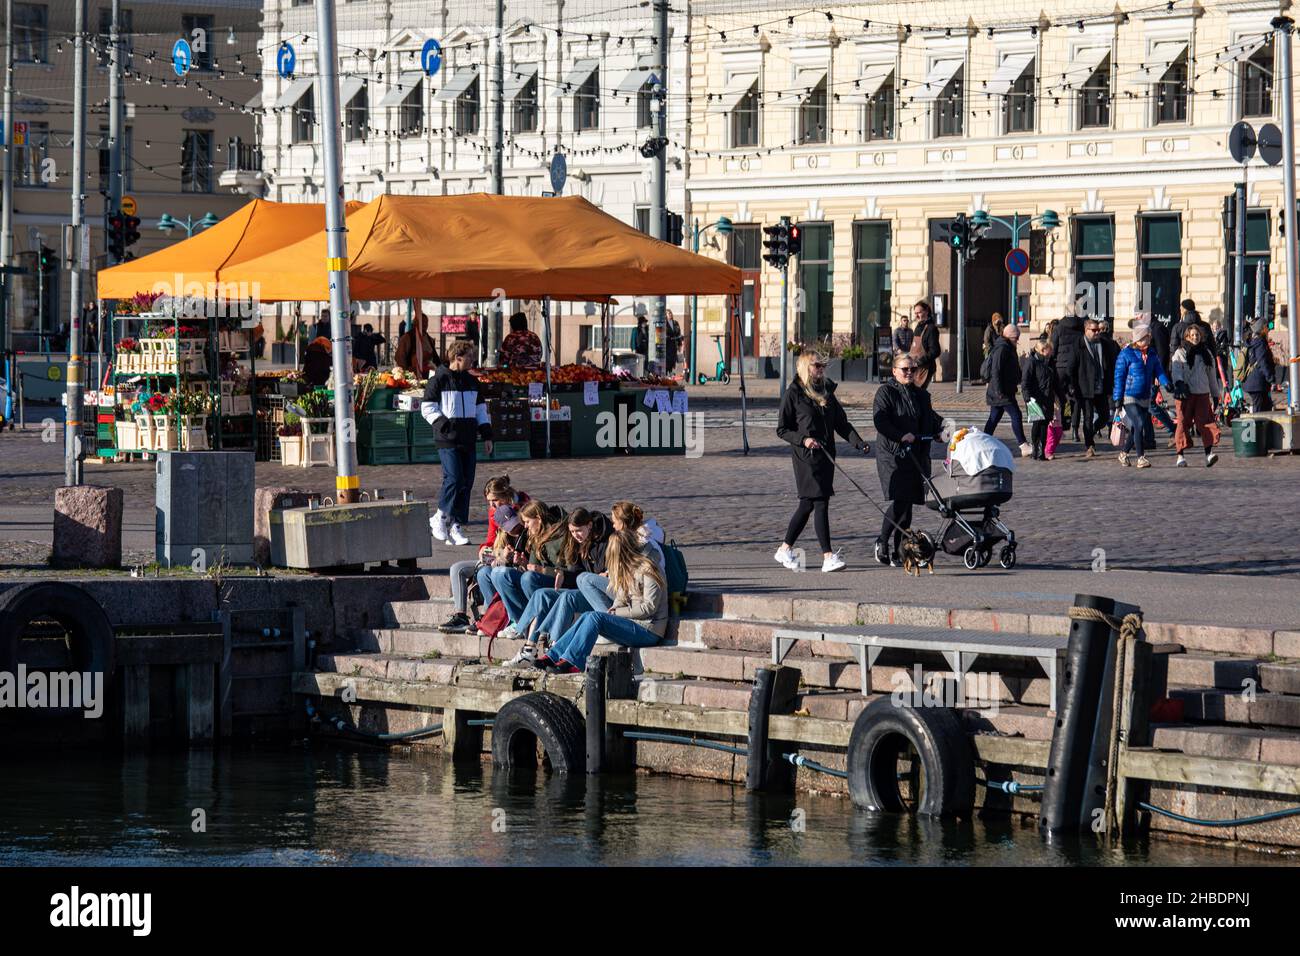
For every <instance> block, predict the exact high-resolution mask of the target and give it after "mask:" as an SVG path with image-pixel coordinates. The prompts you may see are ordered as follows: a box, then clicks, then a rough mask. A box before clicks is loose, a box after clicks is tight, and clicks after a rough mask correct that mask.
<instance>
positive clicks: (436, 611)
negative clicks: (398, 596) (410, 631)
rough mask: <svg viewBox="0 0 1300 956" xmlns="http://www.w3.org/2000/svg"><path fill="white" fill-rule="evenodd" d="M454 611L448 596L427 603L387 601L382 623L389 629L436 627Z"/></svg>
mask: <svg viewBox="0 0 1300 956" xmlns="http://www.w3.org/2000/svg"><path fill="white" fill-rule="evenodd" d="M455 610H456V606H455V602H453V601H452V599H451V597H450V596H446V597H433V598H430V599H429V600H427V601H389V602H388V603H386V604H385V605H384V623H385V624H387V625H389V626H391V627H437V626H438V625H439V624H441V623H442V622H443V621H445V620H447V618H449V617H451V615H452V614H453V613H454V612H455Z"/></svg>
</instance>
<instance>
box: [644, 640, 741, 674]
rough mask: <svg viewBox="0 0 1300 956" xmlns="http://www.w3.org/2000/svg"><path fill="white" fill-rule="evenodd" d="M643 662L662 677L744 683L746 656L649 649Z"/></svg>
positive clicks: (712, 652)
mask: <svg viewBox="0 0 1300 956" xmlns="http://www.w3.org/2000/svg"><path fill="white" fill-rule="evenodd" d="M641 661H642V663H643V665H644V666H645V669H646V670H648V671H654V672H655V673H659V674H678V673H681V674H685V675H686V676H688V677H704V678H708V679H711V680H728V681H738V680H744V679H745V655H744V652H742V651H724V650H707V651H693V650H686V649H682V648H676V647H647V648H644V649H642V651H641Z"/></svg>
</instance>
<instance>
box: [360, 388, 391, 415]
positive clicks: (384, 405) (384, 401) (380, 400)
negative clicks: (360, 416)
mask: <svg viewBox="0 0 1300 956" xmlns="http://www.w3.org/2000/svg"><path fill="white" fill-rule="evenodd" d="M398 391H399V389H396V388H377V389H375V390H374V391H373V392H371V393H370V398H369V399H368V400H367V401H366V410H367V411H375V412H390V411H392V410H393V398H394V396H396V395H397V393H398Z"/></svg>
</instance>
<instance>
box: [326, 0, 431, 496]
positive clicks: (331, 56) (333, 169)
mask: <svg viewBox="0 0 1300 956" xmlns="http://www.w3.org/2000/svg"><path fill="white" fill-rule="evenodd" d="M316 30H317V32H318V33H319V34H320V36H319V38H318V43H319V48H320V72H319V79H318V80H317V82H318V83H319V90H318V92H319V94H320V99H321V118H320V128H321V133H322V136H323V143H322V150H323V156H322V159H323V160H324V166H325V233H326V242H327V246H328V248H327V250H326V253H325V254H326V257H327V258H326V259H325V263H324V265H325V269H326V271H327V272H328V273H329V289H330V339H331V341H332V342H333V358H334V461H335V462H336V467H337V469H338V474H337V477H336V478H335V482H334V486H335V489H336V491H337V498H338V501H339V503H340V504H342V503H344V502H355V501H359V500H360V499H361V484H360V479H359V477H358V475H357V427H356V419H355V417H354V415H353V410H352V336H351V335H349V334H348V320H349V319H350V317H351V312H352V303H351V301H350V299H349V296H348V235H347V227H346V225H345V224H344V218H343V150H342V144H341V143H340V142H339V53H338V35H337V32H336V26H335V22H334V0H316ZM417 334H419V332H418V329H417Z"/></svg>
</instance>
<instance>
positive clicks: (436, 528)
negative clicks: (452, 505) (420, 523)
mask: <svg viewBox="0 0 1300 956" xmlns="http://www.w3.org/2000/svg"><path fill="white" fill-rule="evenodd" d="M429 530H430V531H431V532H432V533H433V536H434V537H435V538H437V539H438V540H439V541H446V540H447V516H446V515H445V514H443V513H442V512H441V511H439V512H436V513H435V514H434V516H433V517H432V518H430V519H429Z"/></svg>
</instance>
